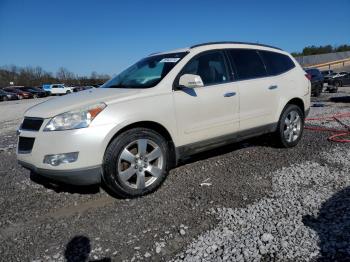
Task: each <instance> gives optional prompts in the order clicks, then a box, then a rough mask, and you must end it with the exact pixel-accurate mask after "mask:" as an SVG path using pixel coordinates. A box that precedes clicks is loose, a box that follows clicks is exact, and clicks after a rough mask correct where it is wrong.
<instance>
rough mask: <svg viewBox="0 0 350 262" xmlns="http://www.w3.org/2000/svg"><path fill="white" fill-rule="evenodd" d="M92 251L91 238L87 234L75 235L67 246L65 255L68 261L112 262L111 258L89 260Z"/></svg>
mask: <svg viewBox="0 0 350 262" xmlns="http://www.w3.org/2000/svg"><path fill="white" fill-rule="evenodd" d="M90 253H91V243H90V239H89V238H88V237H86V236H75V237H73V238H72V239H71V240H70V241H69V243H68V244H67V246H66V250H65V252H64V257H65V259H66V261H67V262H88V261H89V262H110V261H112V260H111V259H110V258H107V257H106V258H102V259H98V260H89V255H90Z"/></svg>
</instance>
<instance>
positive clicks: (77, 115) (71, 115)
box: [44, 103, 107, 131]
mask: <svg viewBox="0 0 350 262" xmlns="http://www.w3.org/2000/svg"><path fill="white" fill-rule="evenodd" d="M106 106H107V105H106V104H105V103H99V104H94V105H91V106H87V107H84V108H81V109H78V110H74V111H69V112H66V113H63V114H60V115H57V116H55V117H53V118H52V119H51V120H50V121H49V123H48V124H47V125H46V126H45V128H44V131H61V130H69V129H78V128H84V127H88V126H89V125H90V124H91V122H92V120H94V118H95V117H96V116H97V115H98V114H99V113H100V112H101V111H102V110H103V109H105V108H106Z"/></svg>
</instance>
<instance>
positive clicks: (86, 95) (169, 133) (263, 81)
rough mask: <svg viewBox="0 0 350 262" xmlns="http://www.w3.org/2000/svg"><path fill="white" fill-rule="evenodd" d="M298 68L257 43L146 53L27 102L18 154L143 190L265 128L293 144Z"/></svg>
mask: <svg viewBox="0 0 350 262" xmlns="http://www.w3.org/2000/svg"><path fill="white" fill-rule="evenodd" d="M306 75H307V74H306V73H305V71H304V70H303V69H302V68H301V67H300V65H299V64H298V62H297V61H296V60H295V59H294V58H293V57H292V56H291V55H290V54H288V53H287V52H284V51H282V50H281V49H278V48H275V47H271V46H266V45H259V44H249V43H246V44H245V43H234V42H221V43H207V44H201V45H195V46H192V47H191V48H184V49H178V50H174V51H169V52H163V53H157V54H152V55H150V56H148V57H146V58H143V59H141V60H140V61H139V62H137V63H136V64H134V65H133V66H131V67H130V68H128V69H126V70H125V71H123V72H122V73H120V74H119V75H117V76H116V77H115V78H113V79H111V80H110V81H108V82H107V83H105V84H104V85H103V86H102V87H101V88H96V89H93V90H91V91H89V92H80V93H76V94H75V95H69V96H65V97H59V98H57V99H50V100H48V101H45V102H44V103H40V104H38V105H36V106H34V107H31V108H30V109H29V110H27V111H26V112H25V116H24V120H23V123H22V125H21V127H20V129H19V139H18V146H17V157H18V160H19V163H20V164H21V165H22V166H23V167H25V168H27V169H29V170H31V171H32V172H33V173H34V174H38V175H41V176H46V177H47V178H51V180H56V181H61V182H65V183H69V184H77V185H89V184H97V183H101V182H102V183H104V184H105V185H106V187H108V188H109V189H110V191H112V192H113V193H114V194H117V195H119V196H121V197H138V196H142V195H145V194H147V193H150V192H152V191H154V190H156V189H157V188H158V187H159V186H160V185H161V184H162V182H163V181H164V179H165V178H166V177H167V173H168V171H169V170H170V169H171V168H174V167H175V166H176V164H177V163H179V161H181V160H183V159H186V158H188V157H189V156H190V155H193V154H196V153H199V152H201V151H205V150H208V149H213V148H216V147H219V146H222V145H225V144H230V143H233V142H237V141H240V140H243V139H246V138H251V137H253V136H259V135H262V134H266V133H272V134H273V135H272V137H273V138H274V140H275V142H277V143H278V144H279V145H280V146H281V147H285V148H289V147H294V146H296V145H297V144H298V143H299V141H300V139H301V137H302V134H303V129H304V120H305V117H306V116H307V114H308V112H309V110H310V93H311V83H310V81H309V79H308V78H307V77H306ZM52 141H55V142H54V143H53V142H52ZM256 161H258V160H256Z"/></svg>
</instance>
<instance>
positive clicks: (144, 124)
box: [106, 121, 177, 168]
mask: <svg viewBox="0 0 350 262" xmlns="http://www.w3.org/2000/svg"><path fill="white" fill-rule="evenodd" d="M140 127H141V128H147V129H150V130H153V131H156V132H157V133H159V134H160V135H161V136H163V137H164V138H165V139H166V140H167V141H168V145H169V149H170V157H171V159H170V162H171V167H170V168H173V167H175V166H176V164H177V155H176V150H175V144H174V140H173V138H172V136H171V134H170V132H169V131H168V130H167V129H166V128H165V127H164V126H163V125H161V124H159V123H157V122H154V121H138V122H134V123H131V124H128V125H126V126H124V127H122V128H121V129H119V130H118V131H117V132H116V133H115V134H114V135H113V136H112V138H111V139H110V140H109V142H108V144H107V147H108V146H109V145H110V143H111V142H112V141H113V140H114V139H115V138H117V137H118V136H119V135H120V134H122V133H124V132H125V131H127V130H130V129H133V128H140ZM107 147H106V149H107Z"/></svg>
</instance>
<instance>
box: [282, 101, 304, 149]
mask: <svg viewBox="0 0 350 262" xmlns="http://www.w3.org/2000/svg"><path fill="white" fill-rule="evenodd" d="M291 111H297V112H298V114H299V116H300V117H301V120H302V121H301V132H300V135H299V137H298V139H297V140H295V141H293V142H288V141H287V140H286V139H285V137H284V133H283V132H284V121H285V119H286V117H287V116H288V114H289V113H290V112H291ZM304 124H305V114H304V112H303V111H302V110H301V109H300V107H298V106H297V105H291V104H288V105H287V106H286V107H285V108H284V110H283V112H282V114H281V117H280V120H279V121H278V126H277V136H278V139H279V142H280V145H281V146H283V147H286V148H289V147H294V146H296V145H297V144H298V143H299V141H300V139H301V138H302V136H303V132H304Z"/></svg>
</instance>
